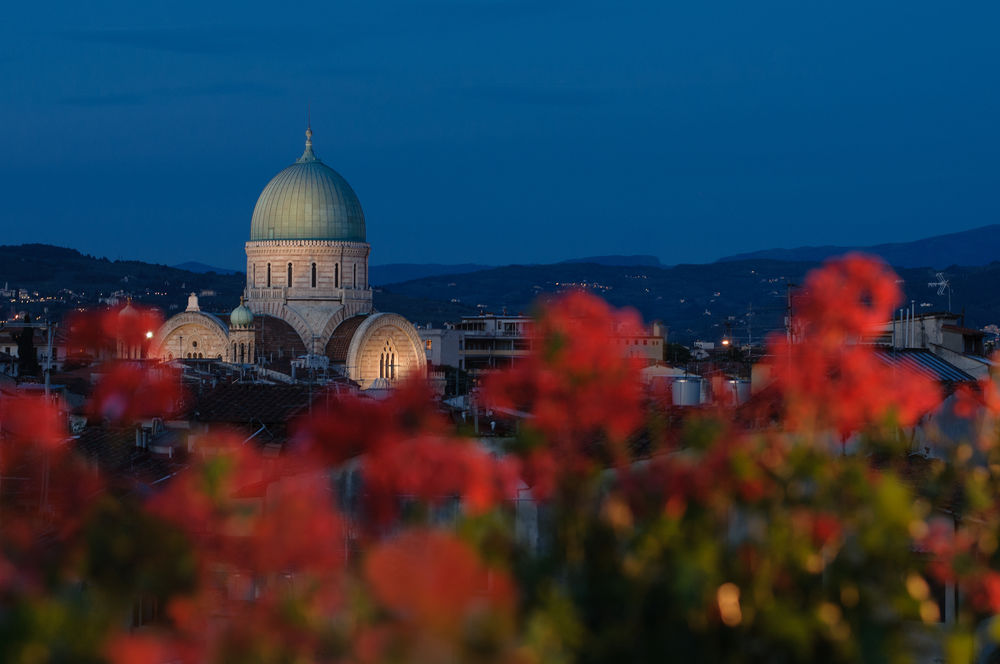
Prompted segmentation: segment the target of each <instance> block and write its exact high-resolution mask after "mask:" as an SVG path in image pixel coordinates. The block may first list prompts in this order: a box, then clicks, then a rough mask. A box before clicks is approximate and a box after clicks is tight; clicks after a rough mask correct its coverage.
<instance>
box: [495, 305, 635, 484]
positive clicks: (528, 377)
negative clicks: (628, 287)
mask: <svg viewBox="0 0 1000 664" xmlns="http://www.w3.org/2000/svg"><path fill="white" fill-rule="evenodd" d="M641 329H642V326H641V322H640V320H639V317H638V315H637V314H636V313H634V312H632V311H627V310H625V311H616V310H614V309H612V308H611V307H610V306H609V305H608V304H607V302H605V301H604V300H602V299H601V298H599V297H595V296H593V295H589V294H587V293H583V292H572V293H569V294H567V295H564V296H562V297H560V298H558V299H556V300H554V301H552V302H550V303H549V304H548V305H547V306H546V307H545V308H544V309H543V310H542V312H541V314H540V316H539V318H538V320H537V322H536V325H535V331H534V332H535V338H536V343H537V344H538V349H537V350H536V351H535V352H533V353H532V354H531V355H529V356H528V357H527V358H524V359H523V360H522V361H521V362H520V363H519V364H516V365H514V366H513V367H512V368H511V369H508V370H506V371H499V372H495V373H493V374H491V375H490V376H488V378H487V380H486V382H485V386H484V389H483V398H484V401H485V402H486V403H487V404H489V405H492V406H493V407H496V408H504V409H513V410H517V411H522V412H526V413H528V414H529V415H530V417H529V419H528V420H526V422H525V427H526V428H528V429H530V430H532V431H535V432H537V433H538V434H539V435H540V436H542V437H544V438H545V439H546V440H547V441H548V446H547V447H545V448H537V449H527V450H521V453H522V455H523V457H524V461H525V477H526V479H528V481H529V483H530V484H531V485H532V487H533V489H534V491H535V492H536V494H537V495H538V497H540V498H544V497H545V496H546V495H547V493H548V491H549V490H550V489H551V488H552V487H553V486H554V481H553V480H554V478H553V477H552V471H553V470H555V469H556V467H558V470H559V471H560V473H562V474H564V475H565V476H567V477H573V476H576V477H578V476H580V475H581V474H585V473H588V472H591V471H592V470H593V469H595V468H597V467H603V466H606V465H608V464H611V465H621V464H623V463H624V462H625V461H626V460H627V457H628V453H627V449H626V442H627V440H628V438H629V436H630V435H632V434H633V433H634V432H635V431H636V430H637V429H638V427H639V426H640V425H641V423H642V421H643V408H642V406H643V402H642V399H643V393H642V387H641V382H640V380H639V363H638V361H637V360H636V359H634V358H628V357H623V352H622V349H621V347H620V346H619V345H618V344H616V343H615V341H616V340H620V339H622V338H626V337H630V336H632V337H634V336H638V335H639V334H641Z"/></svg>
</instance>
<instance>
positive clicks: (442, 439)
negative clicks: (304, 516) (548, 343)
mask: <svg viewBox="0 0 1000 664" xmlns="http://www.w3.org/2000/svg"><path fill="white" fill-rule="evenodd" d="M432 399H433V395H432V394H431V392H430V390H429V389H428V388H427V386H426V385H422V384H420V383H417V382H412V383H407V384H405V385H403V386H402V387H401V388H400V389H398V390H396V391H395V392H393V394H392V395H390V396H389V397H388V398H387V399H385V400H382V401H375V400H372V399H365V398H360V397H355V396H347V397H336V398H333V399H330V400H324V399H319V400H318V401H317V402H316V408H315V409H314V411H313V413H312V414H310V415H308V416H306V417H304V418H303V419H302V420H301V421H300V422H299V423H298V425H297V428H296V434H295V443H296V446H297V449H298V450H299V451H300V452H302V453H305V454H307V455H313V456H316V457H318V459H319V460H321V461H322V462H325V463H329V464H333V465H339V464H341V463H343V462H345V461H347V460H348V459H351V458H354V457H360V468H361V473H362V476H363V477H364V485H365V492H364V493H365V498H366V500H367V506H368V508H369V510H370V513H369V514H368V516H369V517H370V518H371V519H372V521H373V524H385V523H386V522H388V521H389V520H391V519H392V518H394V517H395V516H396V511H397V506H398V501H399V499H400V497H409V498H417V499H420V500H422V501H424V502H426V503H428V504H431V505H434V504H437V503H440V502H441V501H442V500H444V499H446V498H448V497H451V496H457V497H459V498H460V499H462V501H463V502H464V504H465V506H466V507H467V508H468V509H469V510H470V511H472V512H482V511H484V510H486V509H489V508H491V507H493V506H494V505H496V504H498V503H499V502H500V501H502V500H504V499H505V498H506V497H509V496H511V495H513V493H514V491H515V490H516V484H517V479H518V474H517V470H518V466H517V464H516V463H515V460H513V459H498V458H496V457H494V456H493V455H491V454H490V453H489V452H487V451H486V450H485V449H483V448H481V447H479V446H477V445H476V444H475V443H474V442H472V441H468V440H464V439H461V438H458V437H456V436H454V435H451V434H449V433H448V427H447V423H446V422H445V420H444V418H443V417H441V416H440V415H439V414H438V413H437V412H436V410H435V408H434V405H433V401H432Z"/></svg>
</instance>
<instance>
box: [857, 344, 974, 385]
mask: <svg viewBox="0 0 1000 664" xmlns="http://www.w3.org/2000/svg"><path fill="white" fill-rule="evenodd" d="M876 356H877V357H878V358H879V359H880V360H882V361H883V362H885V363H886V364H888V365H890V366H900V367H905V368H907V369H912V370H914V371H917V372H918V373H921V374H923V375H925V376H928V377H930V378H933V379H934V380H937V381H940V382H942V383H966V382H975V380H976V379H975V378H973V377H972V376H970V375H969V374H967V373H966V372H964V371H962V370H961V369H959V368H958V367H956V366H955V365H954V364H951V363H950V362H946V361H945V360H942V359H941V358H940V357H938V356H937V355H935V354H934V353H932V352H930V351H929V350H923V349H915V348H908V349H905V350H903V349H897V350H887V349H878V350H877V351H876Z"/></svg>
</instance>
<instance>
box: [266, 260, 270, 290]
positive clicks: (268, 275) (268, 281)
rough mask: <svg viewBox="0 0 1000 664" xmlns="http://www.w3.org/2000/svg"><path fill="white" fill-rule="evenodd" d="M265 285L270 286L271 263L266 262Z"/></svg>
mask: <svg viewBox="0 0 1000 664" xmlns="http://www.w3.org/2000/svg"><path fill="white" fill-rule="evenodd" d="M267 287H268V288H270V287H271V264H270V263H268V264H267Z"/></svg>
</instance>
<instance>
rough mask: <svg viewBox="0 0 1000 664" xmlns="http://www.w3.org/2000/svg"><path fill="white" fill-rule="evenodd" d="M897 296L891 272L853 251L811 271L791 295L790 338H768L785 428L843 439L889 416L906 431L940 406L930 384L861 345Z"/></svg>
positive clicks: (883, 319) (934, 386) (884, 318)
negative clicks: (792, 319)
mask: <svg viewBox="0 0 1000 664" xmlns="http://www.w3.org/2000/svg"><path fill="white" fill-rule="evenodd" d="M901 298H902V295H901V293H900V291H899V287H898V286H897V285H896V278H895V274H893V272H892V271H891V270H890V269H889V268H888V267H886V266H885V265H884V264H883V263H881V262H880V261H879V260H877V259H874V258H868V257H864V256H860V255H857V254H851V255H848V256H846V257H844V258H839V259H834V260H831V261H828V262H827V263H826V265H824V266H823V267H822V268H821V269H819V270H815V271H813V272H811V273H810V275H809V277H808V279H807V280H806V283H805V286H804V287H803V293H802V294H801V295H800V296H798V297H797V298H796V313H797V316H796V323H797V325H796V327H795V330H796V338H795V339H794V340H793V341H791V342H789V340H788V339H787V338H785V337H784V336H780V335H772V336H771V338H770V339H769V340H768V348H769V351H770V353H771V357H772V359H771V366H772V371H773V376H774V379H775V385H776V387H777V388H778V390H779V392H780V394H781V397H782V399H783V402H784V411H785V412H784V417H785V424H786V426H787V427H788V428H790V429H799V430H812V431H817V430H822V429H825V428H831V429H833V430H834V431H835V432H837V433H838V434H840V435H841V436H843V437H846V436H848V435H850V434H851V433H853V432H856V431H858V430H861V429H864V428H866V427H869V426H873V425H880V424H883V423H884V422H885V419H886V418H887V417H889V416H894V417H895V418H896V421H897V422H898V423H899V424H900V425H902V426H912V425H913V424H915V423H916V421H917V420H918V419H919V418H920V417H921V416H923V415H924V414H926V413H927V412H928V411H930V410H931V409H933V408H934V407H936V406H937V405H938V404H939V403H940V400H941V394H940V389H939V387H938V385H937V384H936V383H935V382H934V381H933V379H931V378H930V377H928V376H926V375H924V374H922V373H920V372H918V371H916V370H912V369H908V368H906V367H904V366H900V365H892V364H890V363H888V362H883V361H881V360H880V359H879V357H878V356H877V355H876V351H875V350H874V348H873V347H872V346H871V345H869V344H868V343H867V339H868V338H869V337H871V336H872V335H874V334H876V333H877V332H878V331H879V329H880V327H879V326H881V325H884V324H885V323H886V322H887V321H888V320H890V318H891V316H892V311H893V309H894V307H895V305H896V304H897V303H898V302H899V301H900V300H901Z"/></svg>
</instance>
